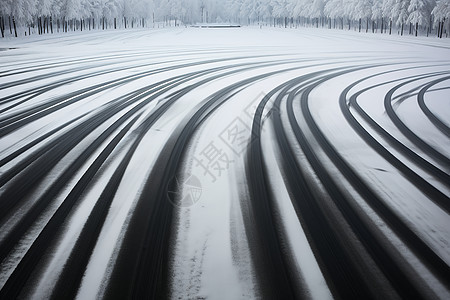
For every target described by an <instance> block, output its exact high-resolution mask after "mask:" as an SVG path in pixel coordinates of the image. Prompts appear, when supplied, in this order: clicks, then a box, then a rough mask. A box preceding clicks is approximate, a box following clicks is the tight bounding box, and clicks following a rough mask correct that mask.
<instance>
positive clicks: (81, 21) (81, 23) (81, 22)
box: [80, 19, 83, 31]
mask: <svg viewBox="0 0 450 300" xmlns="http://www.w3.org/2000/svg"><path fill="white" fill-rule="evenodd" d="M80 31H83V19H80Z"/></svg>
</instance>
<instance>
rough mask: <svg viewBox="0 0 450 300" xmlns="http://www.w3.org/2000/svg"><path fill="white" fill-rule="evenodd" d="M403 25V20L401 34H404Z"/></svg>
mask: <svg viewBox="0 0 450 300" xmlns="http://www.w3.org/2000/svg"><path fill="white" fill-rule="evenodd" d="M403 25H404V24H403V22H402V29H401V31H400V35H401V36H403Z"/></svg>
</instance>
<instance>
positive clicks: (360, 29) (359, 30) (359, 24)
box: [359, 18, 361, 32]
mask: <svg viewBox="0 0 450 300" xmlns="http://www.w3.org/2000/svg"><path fill="white" fill-rule="evenodd" d="M359 32H361V18H359Z"/></svg>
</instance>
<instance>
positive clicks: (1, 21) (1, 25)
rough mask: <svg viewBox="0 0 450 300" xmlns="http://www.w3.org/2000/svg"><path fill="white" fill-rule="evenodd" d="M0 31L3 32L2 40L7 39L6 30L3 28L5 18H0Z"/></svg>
mask: <svg viewBox="0 0 450 300" xmlns="http://www.w3.org/2000/svg"><path fill="white" fill-rule="evenodd" d="M0 31H1V32H2V38H4V37H5V28H3V16H0Z"/></svg>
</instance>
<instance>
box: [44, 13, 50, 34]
mask: <svg viewBox="0 0 450 300" xmlns="http://www.w3.org/2000/svg"><path fill="white" fill-rule="evenodd" d="M45 21H47V33H49V32H50V31H49V30H48V28H49V27H50V24H48V23H50V22H49V21H50V18H49V17H46V18H45Z"/></svg>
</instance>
